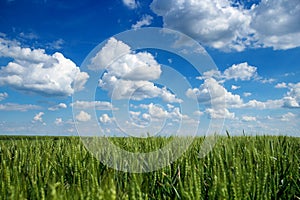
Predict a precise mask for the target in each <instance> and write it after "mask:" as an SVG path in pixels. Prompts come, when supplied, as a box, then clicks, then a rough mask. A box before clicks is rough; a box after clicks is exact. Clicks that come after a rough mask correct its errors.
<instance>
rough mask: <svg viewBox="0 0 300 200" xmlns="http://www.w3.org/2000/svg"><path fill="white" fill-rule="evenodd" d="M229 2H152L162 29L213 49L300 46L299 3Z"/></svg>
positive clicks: (227, 0) (156, 0) (296, 0)
mask: <svg viewBox="0 0 300 200" xmlns="http://www.w3.org/2000/svg"><path fill="white" fill-rule="evenodd" d="M235 4H236V5H237V6H233V1H230V0H201V1H194V0H166V1H164V2H161V1H159V0H154V1H153V2H152V4H151V6H150V7H151V9H152V11H153V12H154V13H156V14H157V15H159V16H162V18H163V22H164V27H167V28H172V29H175V30H179V31H181V32H183V33H185V34H187V35H189V36H191V37H193V38H195V39H196V40H198V41H199V42H200V43H202V44H204V45H206V46H210V47H213V48H216V49H222V50H228V49H233V50H237V51H242V50H244V49H245V48H246V47H254V48H258V47H273V48H274V49H290V48H294V47H299V46H300V40H299V39H298V38H300V25H299V23H298V22H299V19H300V6H299V1H298V0H289V1H286V0H277V1H276V2H273V1H269V0H262V1H261V2H259V3H258V4H257V5H253V6H252V7H251V8H245V6H243V5H241V4H239V3H237V1H235Z"/></svg>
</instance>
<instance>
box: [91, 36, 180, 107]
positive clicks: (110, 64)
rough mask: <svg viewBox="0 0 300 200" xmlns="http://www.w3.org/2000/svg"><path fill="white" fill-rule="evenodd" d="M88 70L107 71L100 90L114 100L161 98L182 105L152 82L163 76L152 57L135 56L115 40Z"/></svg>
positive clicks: (140, 53) (92, 62)
mask: <svg viewBox="0 0 300 200" xmlns="http://www.w3.org/2000/svg"><path fill="white" fill-rule="evenodd" d="M120 55H122V56H121V57H120ZM89 69H91V70H97V69H106V72H105V73H104V74H103V76H102V78H101V79H100V80H99V87H101V88H102V89H103V90H106V91H108V92H109V95H110V96H111V98H113V99H133V100H142V99H145V98H157V97H158V98H162V99H163V100H164V101H166V102H171V103H173V102H178V103H180V102H181V101H182V100H180V99H178V98H177V97H176V96H175V95H174V94H172V93H171V92H170V91H169V90H167V88H165V87H163V88H160V87H158V86H156V85H155V84H154V83H153V82H152V81H153V80H156V79H159V77H160V75H161V72H162V71H161V67H160V65H159V64H158V63H157V61H156V60H155V59H154V57H153V55H152V54H150V53H147V52H138V53H136V52H134V51H132V50H131V48H130V47H129V46H128V45H127V44H125V43H123V42H122V41H118V40H116V39H115V38H110V39H109V40H108V42H107V43H106V44H105V46H104V47H103V48H102V49H101V50H100V51H99V52H98V53H97V54H96V56H95V57H93V58H92V59H91V64H90V65H89Z"/></svg>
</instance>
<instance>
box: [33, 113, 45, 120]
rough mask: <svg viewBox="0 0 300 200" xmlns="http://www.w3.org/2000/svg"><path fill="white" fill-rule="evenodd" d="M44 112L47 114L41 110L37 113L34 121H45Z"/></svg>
mask: <svg viewBox="0 0 300 200" xmlns="http://www.w3.org/2000/svg"><path fill="white" fill-rule="evenodd" d="M44 114H45V113H43V112H39V113H38V114H36V115H35V116H34V117H33V121H34V122H37V121H39V122H43V118H42V116H43V115H44Z"/></svg>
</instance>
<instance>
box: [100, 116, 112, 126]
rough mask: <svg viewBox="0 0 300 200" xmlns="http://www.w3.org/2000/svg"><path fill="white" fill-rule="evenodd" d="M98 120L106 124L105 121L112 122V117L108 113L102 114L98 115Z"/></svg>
mask: <svg viewBox="0 0 300 200" xmlns="http://www.w3.org/2000/svg"><path fill="white" fill-rule="evenodd" d="M99 120H100V122H102V123H104V124H106V123H111V122H112V120H113V119H112V118H111V117H109V116H108V114H103V115H101V116H100V117H99Z"/></svg>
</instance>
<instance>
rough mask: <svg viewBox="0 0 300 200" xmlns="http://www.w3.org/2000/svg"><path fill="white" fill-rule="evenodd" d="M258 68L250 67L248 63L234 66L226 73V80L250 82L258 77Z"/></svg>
mask: <svg viewBox="0 0 300 200" xmlns="http://www.w3.org/2000/svg"><path fill="white" fill-rule="evenodd" d="M256 70H257V68H256V67H253V66H250V65H248V63H247V62H244V63H240V64H234V65H232V66H231V67H229V68H228V69H226V70H225V71H224V76H225V79H227V80H230V79H234V80H236V81H237V80H242V81H245V80H250V79H251V78H253V77H256V76H257V72H256Z"/></svg>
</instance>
